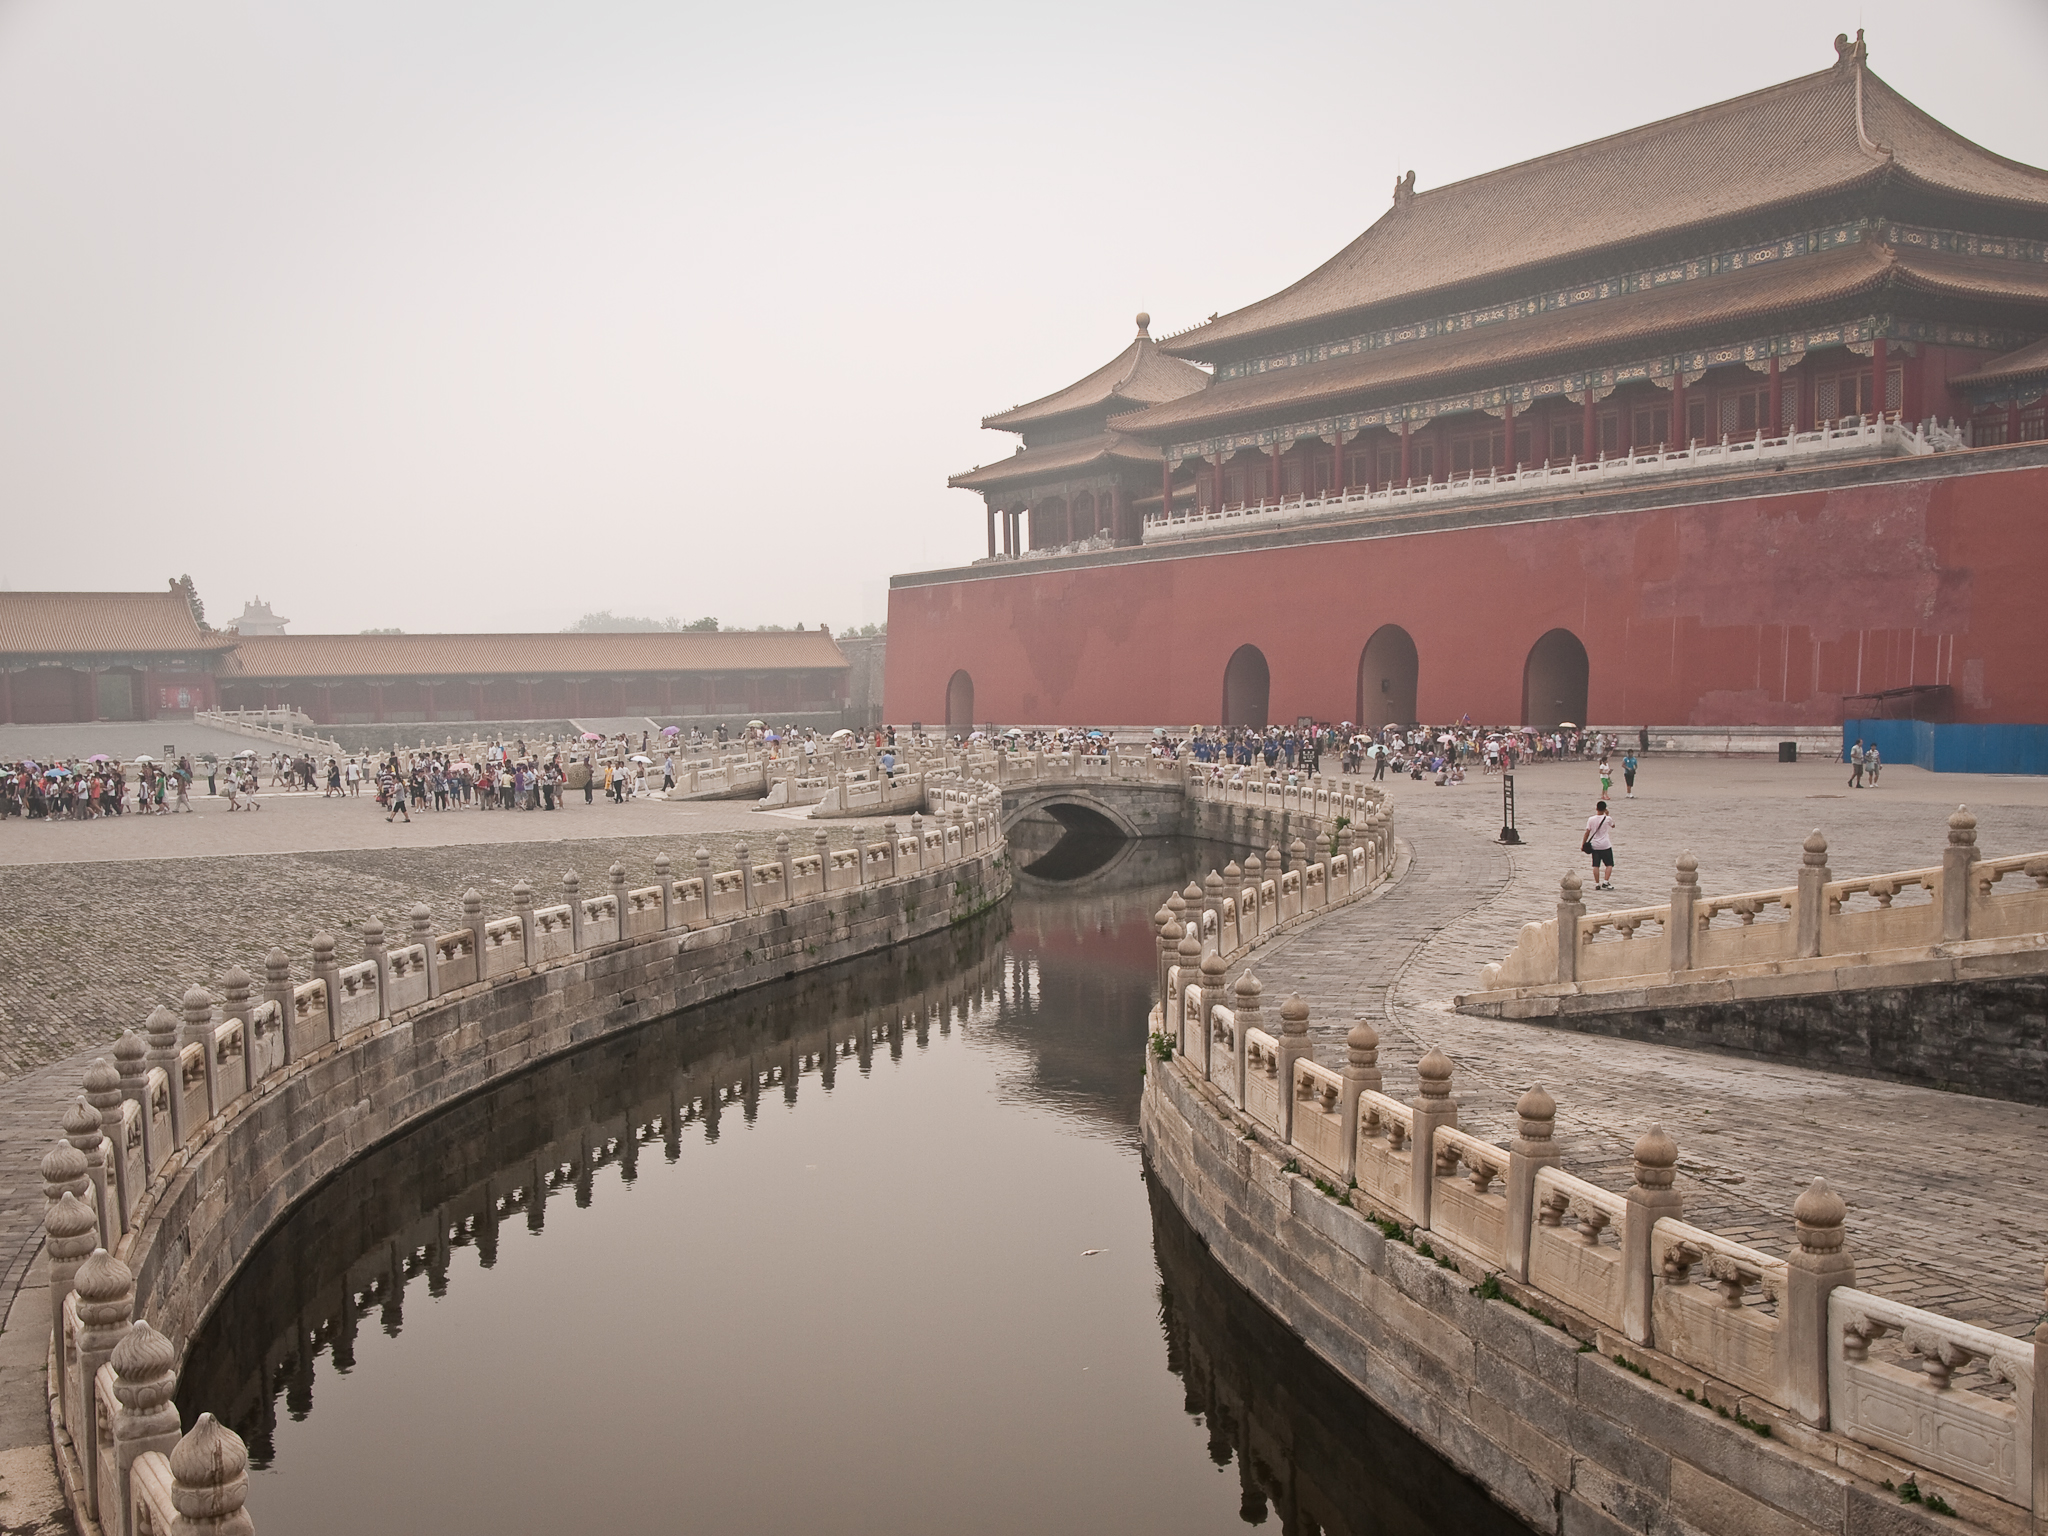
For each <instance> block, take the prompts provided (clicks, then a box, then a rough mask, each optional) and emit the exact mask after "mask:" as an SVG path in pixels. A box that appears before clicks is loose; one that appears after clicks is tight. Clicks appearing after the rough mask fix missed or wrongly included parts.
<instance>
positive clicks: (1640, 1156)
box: [1621, 1125, 1685, 1344]
mask: <svg viewBox="0 0 2048 1536" xmlns="http://www.w3.org/2000/svg"><path fill="white" fill-rule="evenodd" d="M1677 1167H1678V1143H1677V1142H1675V1141H1673V1140H1672V1139H1671V1137H1670V1135H1669V1134H1668V1133H1666V1131H1665V1129H1664V1127H1663V1126H1661V1125H1653V1126H1651V1127H1650V1128H1649V1129H1648V1130H1647V1131H1645V1132H1643V1134H1642V1136H1641V1138H1640V1139H1638V1140H1637V1142H1636V1149H1635V1183H1634V1184H1633V1185H1631V1186H1630V1188H1629V1192H1628V1211H1627V1214H1626V1215H1625V1216H1624V1217H1623V1218H1622V1229H1621V1270H1622V1274H1621V1279H1622V1296H1621V1328H1622V1332H1623V1333H1625V1334H1627V1335H1628V1337H1629V1338H1630V1339H1631V1340H1633V1341H1634V1342H1635V1343H1637V1344H1648V1343H1650V1342H1651V1333H1652V1326H1651V1320H1650V1297H1651V1295H1652V1291H1653V1288H1654V1287H1655V1285H1656V1281H1657V1264H1656V1257H1655V1255H1654V1254H1653V1253H1652V1252H1651V1247H1650V1233H1651V1230H1652V1229H1653V1228H1654V1227H1655V1226H1656V1225H1657V1223H1658V1222H1660V1221H1662V1220H1663V1219H1664V1218H1665V1217H1667V1216H1669V1217H1671V1218H1672V1219H1673V1220H1674V1221H1675V1220H1677V1219H1678V1217H1679V1216H1680V1214H1681V1213H1682V1212H1683V1211H1684V1208H1685V1202H1684V1200H1683V1199H1681V1198H1680V1196H1679V1193H1678V1191H1677V1190H1675V1189H1673V1188H1672V1187H1671V1184H1672V1180H1673V1178H1674V1177H1675V1176H1676V1170H1677Z"/></svg>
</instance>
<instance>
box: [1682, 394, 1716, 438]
mask: <svg viewBox="0 0 2048 1536" xmlns="http://www.w3.org/2000/svg"><path fill="white" fill-rule="evenodd" d="M1711 420H1712V417H1710V416H1709V415H1708V414H1707V402H1706V401H1704V400H1688V401H1686V402H1685V436H1686V441H1687V442H1693V443H1703V442H1705V441H1706V440H1707V438H1708V436H1709V429H1708V423H1709V422H1710V421H1711ZM1677 446H1679V447H1681V448H1683V447H1684V446H1685V444H1684V443H1680V444H1678V445H1677Z"/></svg>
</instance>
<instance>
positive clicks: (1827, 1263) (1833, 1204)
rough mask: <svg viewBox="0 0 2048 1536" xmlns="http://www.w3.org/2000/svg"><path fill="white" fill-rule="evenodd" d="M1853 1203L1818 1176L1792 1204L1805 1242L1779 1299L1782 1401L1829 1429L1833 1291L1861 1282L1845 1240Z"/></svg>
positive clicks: (1789, 1263) (1788, 1268)
mask: <svg viewBox="0 0 2048 1536" xmlns="http://www.w3.org/2000/svg"><path fill="white" fill-rule="evenodd" d="M1848 1219H1849V1207H1848V1206H1846V1205H1844V1204H1843V1203H1842V1197H1841V1196H1840V1195H1838V1194H1836V1193H1835V1192H1834V1191H1833V1190H1832V1189H1829V1188H1828V1186H1827V1181H1826V1180H1825V1179H1815V1180H1814V1181H1813V1182H1812V1183H1811V1184H1809V1185H1808V1186H1807V1187H1806V1190H1805V1192H1804V1193H1803V1194H1801V1195H1800V1197H1799V1198H1798V1199H1797V1200H1795V1201H1793V1202H1792V1221H1793V1225H1794V1226H1795V1227H1796V1228H1797V1229H1798V1233H1799V1242H1798V1244H1797V1245H1796V1246H1795V1247H1794V1248H1793V1250H1792V1251H1791V1252H1790V1253H1788V1254H1787V1255H1786V1256H1785V1294H1784V1295H1783V1296H1781V1297H1779V1298H1778V1371H1779V1381H1778V1387H1779V1392H1778V1400H1779V1401H1780V1402H1782V1403H1783V1404H1784V1405H1785V1406H1786V1407H1788V1408H1790V1409H1791V1410H1792V1411H1793V1412H1794V1413H1796V1414H1798V1415H1799V1417H1801V1418H1802V1419H1804V1420H1806V1422H1807V1423H1809V1424H1811V1425H1814V1426H1815V1427H1816V1428H1819V1429H1826V1428H1827V1427H1828V1293H1829V1292H1830V1291H1832V1290H1834V1289H1835V1287H1836V1286H1839V1285H1848V1286H1853V1285H1855V1283H1856V1261H1855V1260H1854V1259H1853V1258H1852V1257H1850V1254H1849V1250H1848V1247H1847V1246H1846V1245H1845V1243H1844V1242H1843V1223H1844V1222H1846V1221H1847V1220H1848Z"/></svg>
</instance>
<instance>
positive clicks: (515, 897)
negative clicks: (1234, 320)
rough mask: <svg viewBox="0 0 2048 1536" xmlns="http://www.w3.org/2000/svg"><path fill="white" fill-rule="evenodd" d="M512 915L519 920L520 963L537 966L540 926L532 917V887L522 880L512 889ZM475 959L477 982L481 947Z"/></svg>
mask: <svg viewBox="0 0 2048 1536" xmlns="http://www.w3.org/2000/svg"><path fill="white" fill-rule="evenodd" d="M478 900H479V904H481V900H482V898H478ZM512 915H513V916H514V917H516V918H518V919H519V948H520V963H521V964H522V965H527V966H532V965H536V964H538V963H539V961H540V925H539V924H538V923H537V922H536V921H535V920H534V915H533V887H532V886H530V885H528V884H527V883H526V882H525V881H524V880H521V881H520V882H519V883H518V884H516V885H514V886H513V887H512ZM476 957H477V958H476V976H477V980H478V981H482V980H483V976H484V958H483V957H484V952H483V950H482V948H481V947H479V948H478V950H477V952H476Z"/></svg>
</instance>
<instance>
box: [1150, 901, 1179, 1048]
mask: <svg viewBox="0 0 2048 1536" xmlns="http://www.w3.org/2000/svg"><path fill="white" fill-rule="evenodd" d="M1152 921H1153V924H1154V925H1155V927H1156V929H1157V932H1156V933H1155V934H1154V936H1153V938H1154V942H1155V943H1156V944H1157V946H1158V955H1157V958H1156V963H1155V966H1154V972H1153V981H1154V983H1155V986H1154V988H1153V990H1154V991H1156V992H1157V993H1158V994H1159V1027H1160V1029H1161V1030H1166V1029H1167V1028H1169V1027H1170V1026H1171V1024H1172V1022H1173V999H1172V998H1171V997H1170V996H1169V995H1168V992H1169V989H1168V987H1167V983H1166V972H1167V969H1168V968H1169V967H1170V966H1172V964H1173V962H1174V960H1175V958H1176V957H1177V956H1178V955H1179V952H1180V924H1179V923H1177V922H1175V921H1174V918H1173V913H1172V912H1171V911H1169V910H1168V909H1167V908H1165V907H1163V906H1162V907H1161V908H1160V909H1159V910H1158V911H1157V912H1155V913H1153V914H1152Z"/></svg>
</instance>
